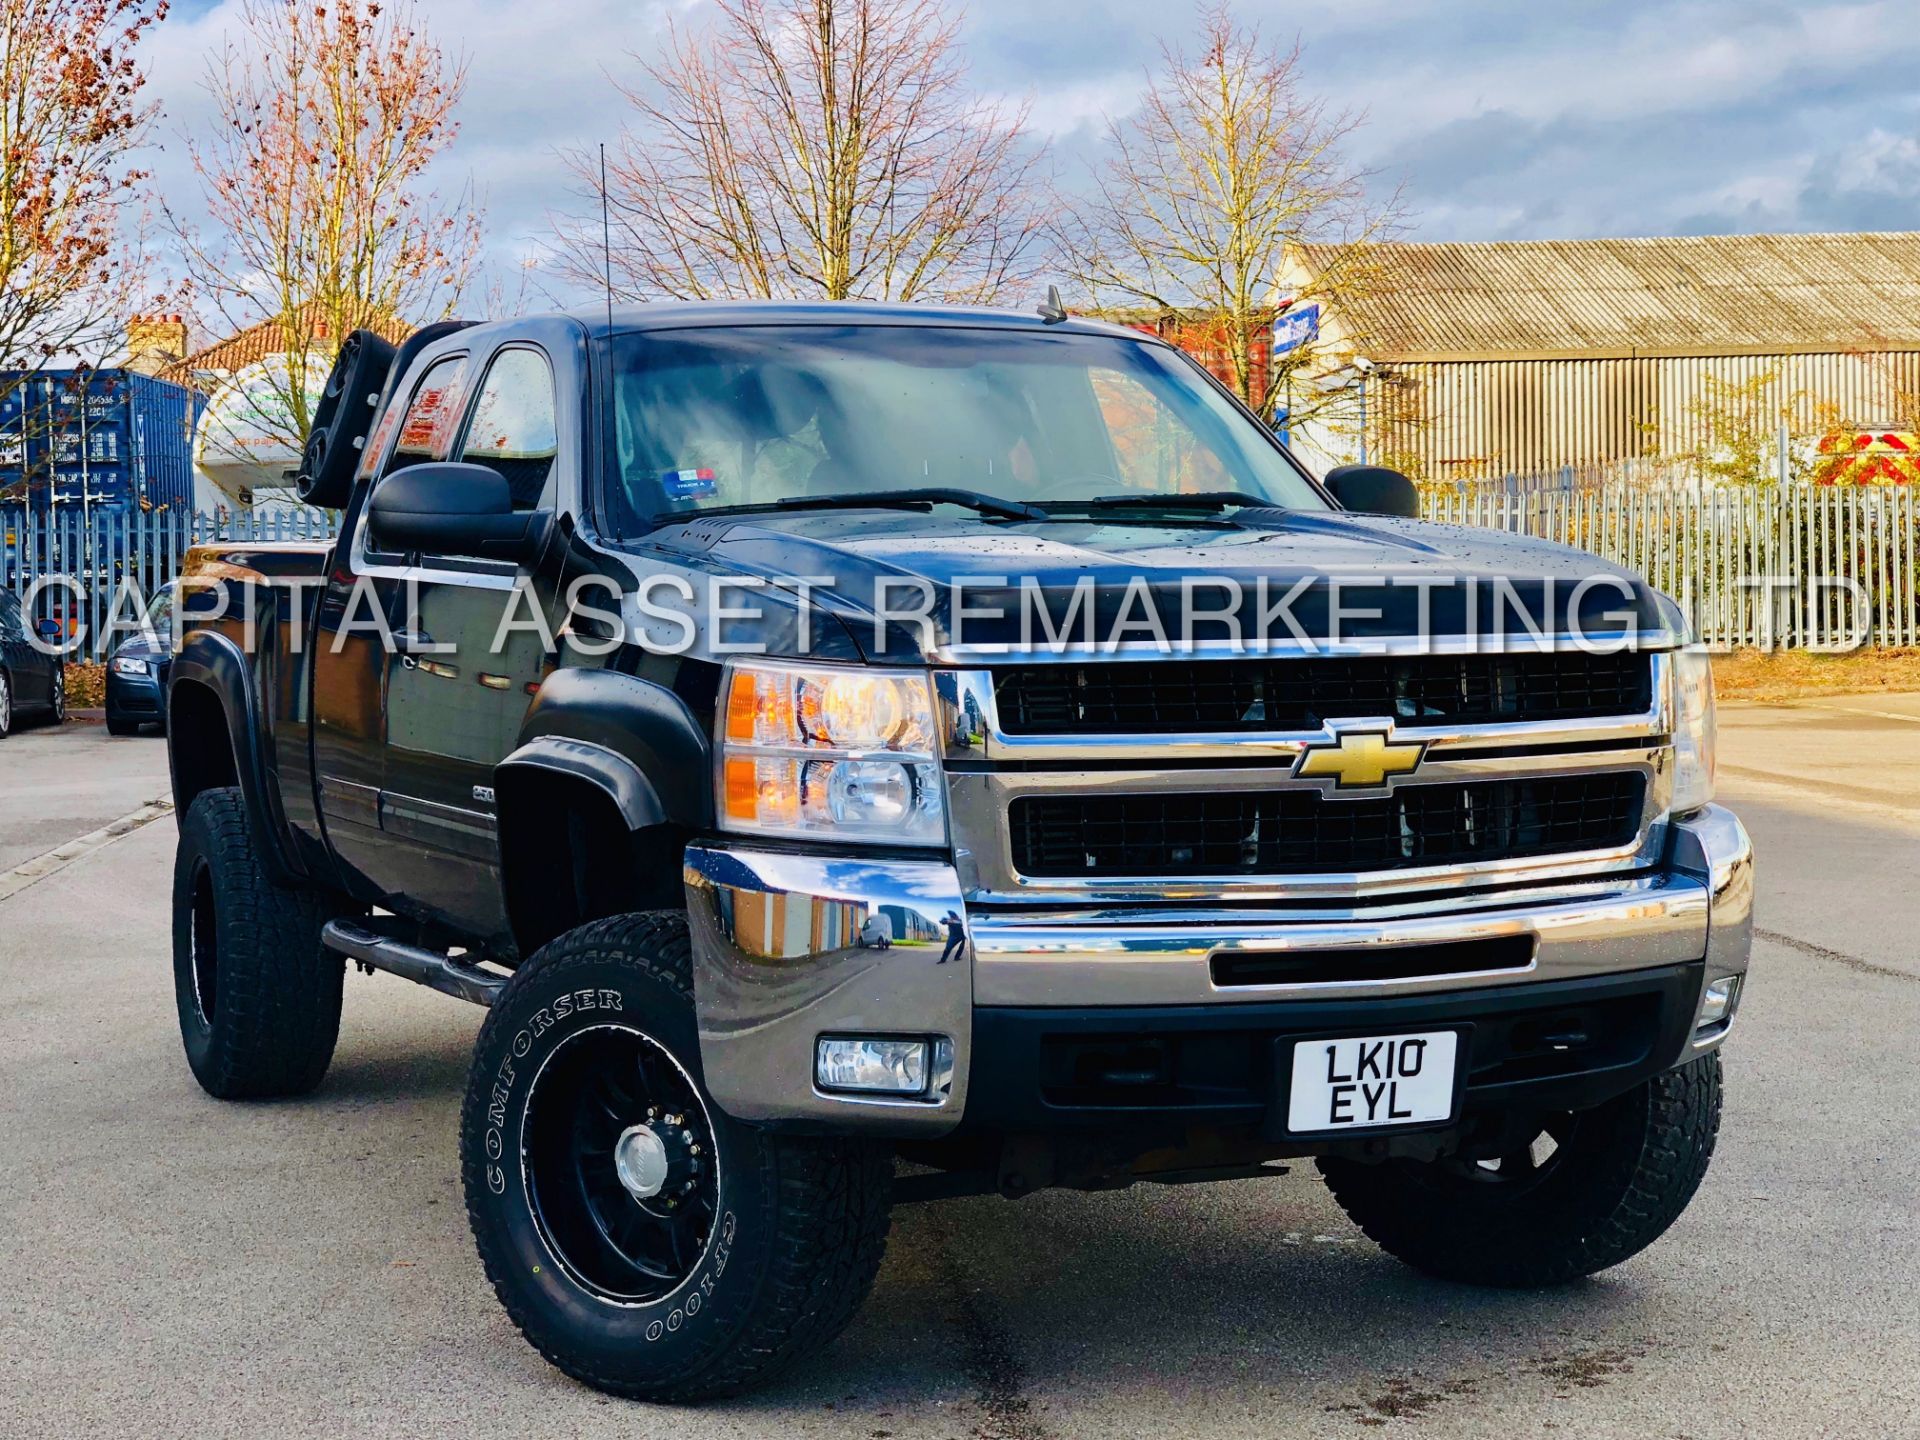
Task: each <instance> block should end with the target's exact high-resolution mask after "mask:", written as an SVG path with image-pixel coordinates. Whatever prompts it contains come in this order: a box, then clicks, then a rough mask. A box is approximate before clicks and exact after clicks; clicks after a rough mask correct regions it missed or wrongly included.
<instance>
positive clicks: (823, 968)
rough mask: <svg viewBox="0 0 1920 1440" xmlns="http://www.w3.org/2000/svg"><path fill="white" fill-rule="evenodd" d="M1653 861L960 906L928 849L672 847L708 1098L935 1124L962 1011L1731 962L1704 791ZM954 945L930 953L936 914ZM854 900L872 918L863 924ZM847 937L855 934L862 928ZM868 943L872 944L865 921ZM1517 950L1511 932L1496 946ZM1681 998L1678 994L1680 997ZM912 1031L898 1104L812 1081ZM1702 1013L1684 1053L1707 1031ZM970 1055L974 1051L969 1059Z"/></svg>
mask: <svg viewBox="0 0 1920 1440" xmlns="http://www.w3.org/2000/svg"><path fill="white" fill-rule="evenodd" d="M1671 833H1672V839H1671V844H1670V848H1669V852H1668V857H1667V863H1666V864H1665V865H1664V866H1662V867H1661V868H1659V869H1657V870H1653V871H1650V872H1643V873H1640V874H1637V875H1633V876H1628V877H1623V878H1616V879H1611V880H1608V879H1599V878H1595V879H1587V880H1582V881H1578V882H1574V883H1566V884H1560V885H1555V886H1551V887H1544V888H1533V889H1520V890H1513V889H1509V890H1505V891H1499V892H1494V893H1491V894H1484V895H1476V896H1460V895H1453V896H1442V897H1439V898H1435V897H1433V896H1425V897H1412V898H1408V899H1406V900H1404V901H1401V902H1397V903H1390V904H1385V905H1372V906H1364V907H1360V906H1349V907H1347V908H1345V909H1342V910H1332V909H1329V908H1325V907H1321V908H1316V909H1314V910H1311V911H1295V910H1260V909H1245V908H1239V907H1237V906H1235V905H1234V902H1232V901H1215V902H1211V903H1209V904H1207V905H1205V906H1203V905H1202V904H1201V903H1199V902H1197V901H1196V902H1195V903H1193V904H1191V905H1189V906H1187V907H1185V908H1183V909H1180V910H1177V911H1173V912H1169V911H1168V910H1166V909H1164V908H1162V909H1159V910H1155V911H1146V910H1142V909H1132V910H1129V909H1099V910H1094V909H1083V910H1077V911H1052V910H1050V911H1034V910H1029V909H1019V910H979V909H976V912H975V913H972V914H969V913H968V911H967V908H966V905H965V901H964V899H963V898H962V897H963V892H962V888H961V882H960V879H959V876H958V874H957V873H956V872H955V870H954V869H953V867H952V866H950V865H948V864H947V863H945V861H867V860H850V859H845V858H828V857H822V856H815V855H810V854H801V853H794V852H778V851H768V850H755V849H749V848H745V847H734V846H730V845H729V846H711V847H709V846H695V847H693V848H691V849H689V851H688V852H687V862H686V875H685V879H686V888H687V908H688V913H689V916H690V919H691V924H692V930H693V947H694V999H695V1004H696V1008H697V1010H698V1015H699V1024H700V1043H701V1058H702V1062H703V1064H704V1066H705V1070H706V1079H707V1084H708V1086H709V1088H710V1089H711V1090H712V1092H713V1096H714V1098H715V1099H716V1100H717V1101H718V1102H719V1104H720V1106H721V1107H722V1108H723V1109H724V1110H726V1111H727V1112H728V1113H729V1114H731V1115H734V1116H736V1117H737V1118H740V1119H743V1120H752V1121H797V1122H804V1123H811V1124H818V1125H820V1126H821V1127H823V1128H829V1129H838V1130H858V1131H863V1132H866V1133H874V1134H887V1135H895V1136H903V1137H904V1136H913V1135H920V1136H925V1135H937V1134H941V1133H944V1132H945V1131H948V1130H950V1129H952V1128H953V1127H954V1126H955V1125H957V1124H958V1123H959V1121H960V1118H961V1115H962V1113H963V1111H964V1109H965V1106H966V1095H967V1077H968V1073H969V1070H970V1068H971V1066H972V1064H973V1061H974V1055H973V1052H972V1032H973V1023H972V1021H973V1009H974V1007H975V1006H976V1005H977V1006H983V1007H1000V1006H1008V1007H1060V1008H1075V1009H1078V1008H1085V1009H1096V1008H1098V1009H1111V1008H1119V1007H1127V1006H1167V1005H1208V1006H1231V1005H1236V1004H1245V1003H1250V1002H1264V1003H1266V1004H1268V1005H1271V1004H1273V1003H1274V1002H1276V1001H1287V1000H1296V999H1297V1000H1325V999H1329V998H1347V999H1354V1000H1364V999H1365V997H1367V996H1370V995H1380V996H1394V995H1419V994H1432V993H1450V992H1459V991H1466V990H1471V989H1474V988H1479V987H1485V986H1510V985H1514V984H1525V983H1529V982H1533V981H1547V980H1572V979H1580V978H1583V977H1590V976H1597V975H1607V974H1616V973H1619V972H1623V971H1631V970H1639V969H1648V968H1651V967H1655V966H1663V965H1672V964H1676V963H1684V962H1694V961H1700V960H1703V959H1704V961H1705V965H1704V972H1705V973H1704V981H1703V983H1710V982H1711V981H1713V980H1715V979H1718V978H1720V977H1722V976H1725V975H1731V974H1739V973H1742V972H1744V971H1745V970H1746V968H1747V956H1748V951H1749V949H1750V948H1751V944H1752V927H1753V849H1752V845H1751V843H1750V841H1749V840H1748V838H1747V833H1746V831H1745V829H1744V828H1743V827H1742V826H1741V824H1740V822H1739V820H1738V819H1736V818H1735V817H1734V816H1733V814H1732V813H1731V812H1729V811H1726V810H1723V809H1720V808H1719V807H1717V806H1713V807H1709V808H1707V809H1706V810H1704V811H1702V812H1700V813H1699V814H1697V815H1695V816H1692V817H1689V818H1687V819H1684V820H1679V821H1676V822H1674V823H1673V824H1672V826H1671ZM950 914H951V915H956V916H960V917H962V919H963V921H964V924H965V931H966V936H967V943H966V944H965V945H964V946H963V947H962V948H961V950H960V952H959V954H958V955H957V956H956V957H955V959H954V963H948V964H941V963H939V961H940V958H941V956H942V954H943V952H944V950H945V946H944V944H943V937H944V935H945V933H946V917H947V916H948V915H950ZM875 916H878V917H880V920H881V924H880V926H879V927H878V928H877V929H876V928H875V927H874V926H872V925H870V923H869V922H870V921H871V920H873V918H874V917H875ZM863 931H865V932H866V933H867V936H868V937H869V938H867V939H865V940H863V938H862V932H863ZM882 931H884V932H885V933H886V934H887V936H888V937H889V939H890V942H891V943H890V944H889V945H888V946H887V947H886V948H879V946H878V943H877V941H876V940H875V939H874V938H872V937H874V936H877V935H878V934H879V933H881V932H882ZM1514 936H1520V937H1531V939H1532V941H1533V943H1532V946H1531V959H1530V960H1528V961H1527V963H1526V964H1524V965H1516V966H1513V967H1510V968H1506V969H1500V970H1482V971H1473V972H1471V973H1466V974H1441V975H1422V976H1421V977H1419V978H1418V979H1400V980H1385V981H1375V980H1336V981H1332V982H1325V981H1320V982H1315V983H1310V984H1280V985H1234V986H1231V987H1221V986H1217V985H1215V983H1214V979H1213V967H1212V960H1213V958H1214V957H1215V956H1216V955H1224V954H1246V953H1255V954H1258V953H1265V954H1275V953H1281V954H1284V953H1287V952H1293V951H1335V952H1354V951H1360V952H1363V953H1366V952H1373V951H1375V950H1385V949H1390V948H1392V947H1395V946H1409V945H1433V944H1437V943H1446V942H1460V941H1465V942H1473V941H1486V940H1493V939H1503V938H1509V937H1514ZM1516 948H1519V949H1521V950H1522V951H1525V950H1526V949H1527V948H1528V947H1516ZM1698 1000H1699V997H1698V996H1697V995H1696V996H1695V997H1694V1001H1695V1004H1696V1005H1697V1004H1698ZM846 1032H855V1033H869V1034H886V1035H910V1036H926V1037H928V1038H930V1039H934V1040H937V1041H940V1042H944V1044H943V1045H942V1046H940V1047H939V1050H940V1053H942V1054H945V1055H948V1056H950V1057H951V1064H950V1066H947V1067H943V1068H941V1069H939V1070H938V1071H937V1073H936V1074H935V1075H934V1077H933V1083H932V1085H931V1086H930V1087H929V1092H928V1094H927V1095H926V1096H924V1097H922V1098H920V1099H915V1100H900V1099H870V1098H865V1097H858V1096H848V1095H843V1094H829V1093H826V1092H823V1091H822V1090H820V1089H819V1088H818V1087H817V1086H816V1085H815V1084H814V1083H813V1063H814V1062H813V1057H814V1049H815V1043H816V1041H817V1039H818V1037H819V1036H820V1035H822V1034H830V1033H846ZM1726 1033H1727V1025H1726V1024H1724V1023H1723V1024H1721V1025H1719V1026H1716V1027H1714V1028H1713V1029H1712V1030H1711V1031H1709V1032H1699V1031H1696V1033H1695V1038H1694V1040H1693V1042H1692V1043H1693V1049H1694V1050H1696V1051H1702V1050H1707V1049H1711V1048H1712V1047H1713V1046H1715V1045H1717V1044H1719V1043H1720V1042H1721V1040H1723V1039H1724V1038H1725V1036H1726ZM982 1058H983V1059H986V1060H988V1061H989V1063H990V1058H991V1057H982Z"/></svg>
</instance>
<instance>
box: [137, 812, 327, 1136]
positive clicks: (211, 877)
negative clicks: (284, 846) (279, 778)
mask: <svg viewBox="0 0 1920 1440" xmlns="http://www.w3.org/2000/svg"><path fill="white" fill-rule="evenodd" d="M330 913H331V912H330V909H329V907H328V906H327V905H326V903H325V902H324V900H323V899H322V898H321V897H320V896H318V895H315V894H313V893H312V892H310V891H305V890H292V889H288V888H286V887H284V886H280V885H276V884H274V883H273V881H272V880H271V879H270V878H268V876H267V873H266V871H265V870H264V869H263V868H262V866H261V864H260V857H259V849H258V842H257V839H256V837H255V836H254V835H253V833H252V828H251V826H250V825H249V823H248V820H247V807H246V804H245V802H244V801H243V800H242V799H241V796H240V791H239V790H237V789H234V788H223V789H218V790H206V791H202V792H201V793H200V794H199V795H197V796H196V797H194V801H193V804H192V805H190V806H189V807H188V808H187V816H186V819H185V821H184V822H183V823H182V824H181V826H180V846H179V850H178V852H177V854H176V857H175V860H174V867H173V989H174V1000H175V1004H176V1006H177V1008H178V1010H179V1012H180V1038H181V1041H182V1042H183V1043H184V1045H185V1046H186V1051H187V1064H188V1065H189V1066H190V1067H191V1068H192V1070H193V1074H194V1078H195V1079H197V1080H198V1081H199V1082H200V1084H201V1086H202V1088H204V1089H205V1090H206V1091H207V1093H208V1094H210V1095H215V1096H218V1097H219V1098H220V1099H222V1100H241V1099H253V1098H264V1097H268V1096H277V1095H299V1094H304V1093H305V1092H306V1091H308V1090H311V1089H313V1087H314V1086H316V1085H318V1084H319V1083H320V1080H321V1077H322V1076H324V1075H325V1074H326V1073H327V1065H328V1063H329V1062H330V1061H331V1060H332V1059H333V1047H334V1042H335V1041H336V1040H337V1039H338V1037H339V1034H340V991H341V982H342V979H343V977H344V975H345V970H346V962H345V961H344V960H342V959H341V957H340V956H338V955H336V954H333V953H331V952H329V951H328V950H326V949H325V948H324V947H323V946H322V945H321V943H320V927H321V926H322V925H324V924H325V923H326V921H327V918H328V916H329V914H330Z"/></svg>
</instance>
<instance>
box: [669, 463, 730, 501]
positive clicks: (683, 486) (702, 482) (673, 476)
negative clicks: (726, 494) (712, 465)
mask: <svg viewBox="0 0 1920 1440" xmlns="http://www.w3.org/2000/svg"><path fill="white" fill-rule="evenodd" d="M660 483H661V484H662V485H663V486H665V487H666V491H667V498H668V499H670V500H698V499H700V498H702V497H703V496H707V495H711V494H713V493H714V492H715V491H716V490H718V489H719V488H720V485H719V482H718V481H717V480H715V479H714V476H713V471H711V470H705V469H702V470H668V471H667V472H665V473H664V474H663V475H661V477H660Z"/></svg>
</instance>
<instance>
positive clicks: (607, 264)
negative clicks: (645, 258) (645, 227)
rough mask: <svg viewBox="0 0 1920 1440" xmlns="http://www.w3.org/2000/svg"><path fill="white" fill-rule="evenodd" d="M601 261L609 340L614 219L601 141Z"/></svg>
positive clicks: (611, 310) (611, 322) (604, 144)
mask: <svg viewBox="0 0 1920 1440" xmlns="http://www.w3.org/2000/svg"><path fill="white" fill-rule="evenodd" d="M600 261H601V265H602V267H603V268H604V271H605V274H606V280H607V341H608V343H609V344H611V343H612V341H613V221H612V220H611V219H610V218H609V215H608V210H607V142H606V141H604V140H602V141H601V142H600Z"/></svg>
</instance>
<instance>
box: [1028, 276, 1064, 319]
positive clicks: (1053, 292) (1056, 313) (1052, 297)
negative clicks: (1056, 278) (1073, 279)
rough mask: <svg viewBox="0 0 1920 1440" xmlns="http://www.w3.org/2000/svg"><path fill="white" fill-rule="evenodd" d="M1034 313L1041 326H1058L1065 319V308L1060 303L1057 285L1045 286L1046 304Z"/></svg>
mask: <svg viewBox="0 0 1920 1440" xmlns="http://www.w3.org/2000/svg"><path fill="white" fill-rule="evenodd" d="M1034 313H1035V314H1036V315H1038V316H1039V317H1040V323H1041V324H1042V325H1058V324H1059V323H1060V322H1061V321H1062V320H1065V319H1066V318H1067V307H1066V306H1065V305H1064V304H1062V303H1061V300H1060V287H1059V286H1058V285H1049V286H1047V298H1046V302H1045V303H1044V304H1043V305H1041V307H1040V308H1039V309H1038V310H1036V311H1035V312H1034Z"/></svg>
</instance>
